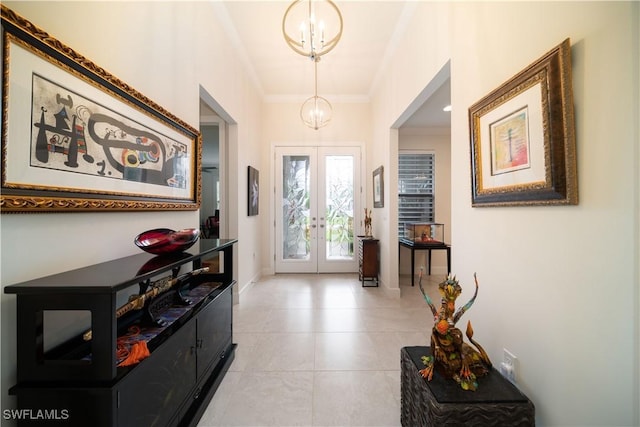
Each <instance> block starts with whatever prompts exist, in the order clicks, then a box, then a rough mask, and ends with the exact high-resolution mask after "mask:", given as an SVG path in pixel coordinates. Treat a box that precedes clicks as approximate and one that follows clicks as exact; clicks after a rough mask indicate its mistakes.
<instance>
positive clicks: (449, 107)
mask: <svg viewBox="0 0 640 427" xmlns="http://www.w3.org/2000/svg"><path fill="white" fill-rule="evenodd" d="M442 111H446V112H449V111H451V105H446V106H445V107H444V108H443V109H442Z"/></svg>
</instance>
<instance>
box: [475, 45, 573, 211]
mask: <svg viewBox="0 0 640 427" xmlns="http://www.w3.org/2000/svg"><path fill="white" fill-rule="evenodd" d="M469 124H470V132H471V169H472V173H471V180H472V182H471V185H472V205H473V206H521V205H557V204H564V205H567V204H577V203H578V179H577V166H576V141H575V125H574V116H573V92H572V81H571V45H570V42H569V39H567V40H565V41H564V42H562V43H561V44H560V45H558V46H556V47H555V48H553V49H552V50H551V51H550V52H548V53H547V54H546V55H544V56H543V57H541V58H540V59H538V60H537V61H535V62H534V63H533V64H531V65H530V66H528V67H527V68H526V69H525V70H523V71H521V72H520V73H519V74H517V75H516V76H514V77H513V78H511V79H510V80H509V81H507V82H506V83H504V84H503V85H502V86H500V87H499V88H497V89H496V90H494V91H493V92H491V93H490V94H488V95H487V96H485V97H484V98H482V99H481V100H480V101H478V102H477V103H475V104H474V105H472V106H471V107H470V108H469Z"/></svg>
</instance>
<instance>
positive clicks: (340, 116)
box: [260, 95, 376, 274]
mask: <svg viewBox="0 0 640 427" xmlns="http://www.w3.org/2000/svg"><path fill="white" fill-rule="evenodd" d="M326 97H327V99H328V100H329V101H330V102H331V104H332V106H333V119H332V121H331V122H330V124H329V125H327V126H326V127H323V128H320V129H318V130H314V129H311V128H309V127H307V126H305V125H304V124H303V123H302V120H301V119H300V106H301V105H302V103H303V102H304V100H300V102H299V103H292V102H287V103H284V102H279V103H277V102H272V103H268V104H266V105H265V108H264V118H263V120H264V122H263V127H264V135H263V140H262V144H263V148H262V154H263V160H264V162H269V163H270V164H271V170H270V173H269V175H268V176H266V174H265V177H264V179H265V185H268V188H269V189H270V194H273V188H274V187H273V186H274V182H273V179H274V177H275V171H274V168H275V164H274V162H273V155H274V147H276V146H281V145H282V146H287V145H289V146H290V145H298V146H347V145H348V146H359V147H361V148H362V159H363V161H362V164H361V168H362V173H361V180H362V186H363V193H362V195H361V202H363V203H364V205H362V206H367V207H368V208H371V207H372V204H373V200H372V199H373V195H372V193H371V189H370V187H367V185H370V183H369V181H371V173H370V172H369V173H368V174H367V173H365V172H366V161H365V160H366V156H367V149H366V147H367V145H368V144H369V142H370V141H371V113H370V108H369V104H366V103H357V102H355V103H344V102H340V99H337V100H336V99H332V97H331V96H329V95H326ZM260 179H261V181H262V179H263V178H262V175H261V176H260ZM270 202H271V204H270V206H269V207H268V208H269V211H268V215H267V216H266V217H265V218H264V220H265V222H264V227H265V230H270V231H269V239H268V240H267V241H266V242H265V245H266V246H268V247H265V248H264V252H263V253H264V254H265V258H264V259H263V260H262V261H263V266H264V272H265V274H273V272H274V268H275V265H274V261H273V259H274V258H273V257H274V253H275V244H274V242H275V241H276V238H275V232H274V227H273V224H274V221H275V206H274V205H273V203H274V201H273V200H271V201H270ZM261 209H262V207H261ZM374 214H375V212H374ZM357 215H360V216H363V215H364V212H362V213H360V212H357ZM362 220H363V218H358V217H357V216H356V221H357V225H356V227H360V221H362ZM373 221H374V222H375V221H376V218H375V216H374V218H373ZM356 233H358V234H362V233H364V228H362V227H361V228H360V229H359V230H358V229H356Z"/></svg>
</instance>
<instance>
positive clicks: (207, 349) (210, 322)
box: [198, 287, 232, 378]
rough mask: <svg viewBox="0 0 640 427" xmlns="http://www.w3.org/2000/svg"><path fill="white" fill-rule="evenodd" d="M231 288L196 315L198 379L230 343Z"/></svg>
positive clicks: (215, 361)
mask: <svg viewBox="0 0 640 427" xmlns="http://www.w3.org/2000/svg"><path fill="white" fill-rule="evenodd" d="M231 321H232V296H231V287H229V288H227V289H225V290H224V291H223V292H222V293H221V294H220V295H218V297H217V298H216V299H215V300H214V301H212V302H211V304H209V306H208V307H206V308H205V309H204V310H203V311H202V312H200V313H199V314H198V378H200V377H201V376H202V375H203V374H204V373H205V372H206V371H207V370H208V369H209V368H210V367H211V365H212V362H214V364H215V363H217V361H218V359H219V358H220V355H221V353H222V352H223V351H224V349H225V347H226V346H227V345H228V344H230V343H231Z"/></svg>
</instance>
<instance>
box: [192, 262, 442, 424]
mask: <svg viewBox="0 0 640 427" xmlns="http://www.w3.org/2000/svg"><path fill="white" fill-rule="evenodd" d="M440 280H442V278H441V277H436V276H433V277H426V278H425V280H424V282H423V283H424V284H425V289H426V290H427V292H428V293H429V295H430V296H431V298H433V299H434V300H435V301H439V296H438V293H437V283H438V281H440ZM404 282H406V284H404ZM409 283H410V282H409V278H408V277H407V278H406V279H405V280H404V281H403V282H401V287H400V288H401V294H402V296H401V297H400V298H393V297H388V296H386V295H385V293H384V290H383V289H382V288H375V287H365V288H363V287H362V286H361V282H359V281H358V278H357V275H355V274H324V275H318V274H310V275H276V276H269V277H265V278H263V279H261V280H260V281H259V282H257V283H255V284H254V285H253V286H252V287H251V288H250V289H249V290H248V291H246V292H244V293H243V294H241V295H240V303H239V304H238V305H236V306H235V307H234V319H233V321H234V323H233V335H234V342H236V343H237V344H238V348H237V351H236V358H235V360H234V362H233V364H232V365H231V368H230V370H229V372H228V373H227V375H226V376H225V378H224V380H223V381H222V384H221V385H220V388H219V389H218V391H217V392H216V394H215V396H214V397H213V400H212V401H211V403H210V405H209V407H208V408H207V410H206V412H205V414H204V415H203V417H202V419H201V420H200V423H199V427H219V426H256V427H257V426H280V427H284V426H341V427H346V426H399V425H400V349H401V348H402V347H404V346H412V345H428V337H429V333H430V332H429V331H430V329H431V327H432V325H433V324H432V321H431V316H430V310H429V308H428V306H427V305H426V303H425V302H424V300H423V299H422V295H421V294H420V292H419V289H418V287H417V286H415V287H413V288H412V287H411V286H410V285H409Z"/></svg>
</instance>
